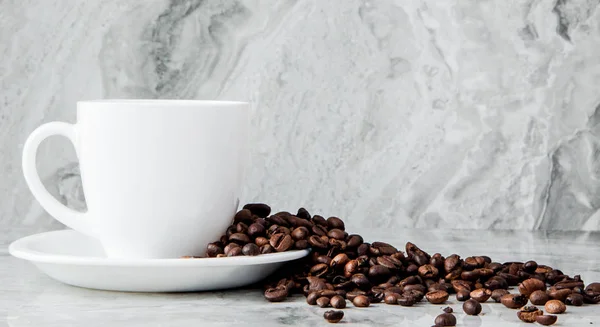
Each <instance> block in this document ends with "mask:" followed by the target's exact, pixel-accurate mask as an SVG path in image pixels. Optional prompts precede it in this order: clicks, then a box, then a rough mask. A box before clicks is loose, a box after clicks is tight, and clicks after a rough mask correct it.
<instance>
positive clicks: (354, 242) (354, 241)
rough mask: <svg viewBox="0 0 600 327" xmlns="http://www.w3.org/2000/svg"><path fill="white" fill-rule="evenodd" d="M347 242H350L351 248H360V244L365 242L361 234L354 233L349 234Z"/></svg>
mask: <svg viewBox="0 0 600 327" xmlns="http://www.w3.org/2000/svg"><path fill="white" fill-rule="evenodd" d="M346 243H347V244H348V247H349V248H353V249H354V248H358V246H360V245H361V244H362V243H363V238H362V236H360V235H357V234H352V235H349V236H348V239H347V240H346Z"/></svg>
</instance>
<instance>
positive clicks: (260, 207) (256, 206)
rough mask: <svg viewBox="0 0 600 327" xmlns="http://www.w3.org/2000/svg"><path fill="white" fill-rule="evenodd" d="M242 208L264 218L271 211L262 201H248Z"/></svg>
mask: <svg viewBox="0 0 600 327" xmlns="http://www.w3.org/2000/svg"><path fill="white" fill-rule="evenodd" d="M243 209H248V210H250V212H251V213H252V214H253V215H257V216H259V217H260V218H266V217H267V216H268V215H269V214H270V213H271V207H269V206H268V205H266V204H264V203H248V204H246V205H245V206H244V208H243Z"/></svg>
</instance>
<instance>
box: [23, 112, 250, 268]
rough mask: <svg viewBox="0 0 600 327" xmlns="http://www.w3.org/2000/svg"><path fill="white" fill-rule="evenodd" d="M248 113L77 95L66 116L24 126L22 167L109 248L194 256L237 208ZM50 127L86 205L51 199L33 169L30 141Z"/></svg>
mask: <svg viewBox="0 0 600 327" xmlns="http://www.w3.org/2000/svg"><path fill="white" fill-rule="evenodd" d="M248 118H249V115H248V104H247V103H244V102H232V101H191V100H99V101H81V102H78V104H77V123H76V124H67V123H63V122H50V123H47V124H44V125H41V126H40V127H38V128H37V129H36V130H35V131H33V133H32V134H31V135H30V136H29V138H28V139H27V141H26V142H25V145H24V147H23V172H24V175H25V179H26V181H27V183H28V185H29V187H30V189H31V191H32V193H33V195H34V196H35V197H36V199H37V200H38V201H39V202H40V204H41V205H42V207H43V208H44V209H45V210H46V211H47V212H48V213H49V214H50V215H52V216H53V217H54V218H56V219H57V220H59V221H61V222H62V223H64V224H65V225H67V226H69V227H71V228H73V229H75V230H78V231H80V232H82V233H84V234H87V235H89V236H93V237H96V238H98V239H100V240H101V241H102V244H103V246H104V249H105V250H106V253H107V255H108V256H110V257H121V258H173V257H179V256H183V255H202V254H203V253H204V251H205V248H206V244H207V243H209V242H211V241H213V240H215V239H218V237H219V236H220V233H221V232H222V231H224V230H225V228H226V227H227V225H228V224H229V223H230V222H231V218H232V217H233V215H234V213H235V211H236V209H237V207H238V204H239V196H240V191H241V184H242V178H243V170H244V164H245V162H246V157H247V154H248V152H247V144H248V143H247V133H248ZM52 135H62V136H66V137H67V138H69V139H70V140H71V141H72V142H73V144H74V145H75V151H76V153H77V156H78V160H79V164H80V167H81V178H82V184H83V191H84V193H85V199H86V202H87V212H78V211H75V210H73V209H70V208H67V207H66V206H64V205H63V204H62V203H60V202H59V201H58V200H56V199H55V198H54V197H53V196H52V195H51V194H50V193H49V192H48V191H47V190H46V188H45V187H44V185H43V184H42V182H41V180H40V178H39V176H38V174H37V171H36V151H37V148H38V146H39V145H40V143H41V142H42V141H43V140H45V139H46V138H47V137H49V136H52Z"/></svg>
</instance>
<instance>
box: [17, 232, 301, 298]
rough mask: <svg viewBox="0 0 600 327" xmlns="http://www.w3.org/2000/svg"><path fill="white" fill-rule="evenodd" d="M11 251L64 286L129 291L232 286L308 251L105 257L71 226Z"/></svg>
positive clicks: (259, 276)
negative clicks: (183, 256) (177, 256)
mask: <svg viewBox="0 0 600 327" xmlns="http://www.w3.org/2000/svg"><path fill="white" fill-rule="evenodd" d="M9 252H10V254H12V255H13V256H15V257H18V258H21V259H25V260H28V261H31V262H32V263H33V264H35V265H36V266H37V267H38V268H39V269H40V270H41V271H42V272H44V273H45V274H47V275H48V276H50V277H52V278H53V279H56V280H58V281H61V282H63V283H66V284H70V285H75V286H80V287H86V288H94V289H102V290H111V291H129V292H191V291H207V290H218V289H227V288H235V287H240V286H245V285H249V284H252V283H255V282H257V281H260V280H261V279H263V278H265V277H267V276H268V275H269V274H270V273H272V272H273V271H275V270H276V269H277V268H279V267H280V266H281V265H282V264H283V263H285V262H287V261H290V260H295V259H298V258H301V257H304V256H306V255H307V254H308V253H309V250H298V251H288V252H282V253H272V254H267V255H260V256H255V257H249V256H239V257H226V258H197V259H184V258H177V259H120V258H107V257H106V255H105V254H104V251H103V249H102V245H101V244H100V243H99V242H98V241H96V240H94V239H93V238H90V237H88V236H85V235H83V234H81V233H79V232H76V231H73V230H64V231H54V232H47V233H41V234H36V235H31V236H27V237H25V238H22V239H20V240H17V241H15V242H13V243H12V244H11V245H10V247H9Z"/></svg>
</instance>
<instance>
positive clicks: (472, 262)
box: [463, 257, 485, 270]
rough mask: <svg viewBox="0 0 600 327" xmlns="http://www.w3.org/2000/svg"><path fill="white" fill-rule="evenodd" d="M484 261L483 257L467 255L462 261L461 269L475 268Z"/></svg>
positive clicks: (479, 266) (481, 265)
mask: <svg viewBox="0 0 600 327" xmlns="http://www.w3.org/2000/svg"><path fill="white" fill-rule="evenodd" d="M484 264H485V261H484V260H483V259H479V258H478V257H468V258H465V260H464V262H463V269H465V270H475V269H477V268H481V267H483V265H484Z"/></svg>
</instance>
